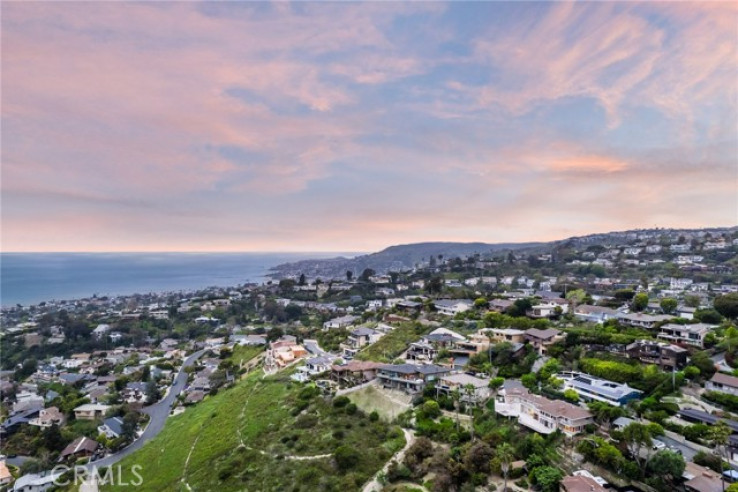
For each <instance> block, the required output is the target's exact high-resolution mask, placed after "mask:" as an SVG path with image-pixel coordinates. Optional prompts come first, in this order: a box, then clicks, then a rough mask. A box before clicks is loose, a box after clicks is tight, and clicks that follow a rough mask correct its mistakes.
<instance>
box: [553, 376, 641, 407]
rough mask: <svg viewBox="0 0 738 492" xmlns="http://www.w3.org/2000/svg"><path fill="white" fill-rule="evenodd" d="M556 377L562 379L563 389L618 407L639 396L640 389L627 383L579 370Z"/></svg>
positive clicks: (581, 396) (584, 398) (588, 399)
mask: <svg viewBox="0 0 738 492" xmlns="http://www.w3.org/2000/svg"><path fill="white" fill-rule="evenodd" d="M556 378H558V379H561V380H563V381H564V388H565V389H573V390H574V391H576V392H577V394H578V395H579V397H580V398H582V399H583V400H585V401H591V400H597V401H602V402H605V403H609V404H610V405H613V406H616V407H620V406H623V405H625V404H627V403H628V402H629V401H631V400H637V399H638V398H640V397H641V394H642V393H643V392H642V391H639V390H637V389H635V388H631V387H630V386H628V385H627V384H621V383H615V382H613V381H608V380H607V379H600V378H596V377H594V376H590V375H589V374H584V373H581V372H563V373H559V374H557V375H556Z"/></svg>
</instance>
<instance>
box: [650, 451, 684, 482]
mask: <svg viewBox="0 0 738 492" xmlns="http://www.w3.org/2000/svg"><path fill="white" fill-rule="evenodd" d="M684 467H685V463H684V458H682V455H680V454H677V453H675V452H673V451H667V450H662V451H659V452H657V453H656V454H654V455H653V457H652V458H651V460H650V461H649V462H648V467H647V469H648V471H649V472H651V474H652V475H654V476H661V477H664V478H665V479H666V481H667V482H668V483H669V484H672V485H673V484H674V481H675V480H677V479H679V478H680V477H681V476H682V474H683V473H684Z"/></svg>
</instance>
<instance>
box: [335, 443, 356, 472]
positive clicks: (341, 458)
mask: <svg viewBox="0 0 738 492" xmlns="http://www.w3.org/2000/svg"><path fill="white" fill-rule="evenodd" d="M333 457H334V458H335V460H336V464H337V465H338V468H339V469H340V470H342V471H346V470H348V469H350V468H353V467H354V466H356V465H357V464H358V463H359V458H360V456H359V452H358V451H357V450H356V449H354V448H353V447H351V446H339V447H338V448H336V452H335V453H334V454H333Z"/></svg>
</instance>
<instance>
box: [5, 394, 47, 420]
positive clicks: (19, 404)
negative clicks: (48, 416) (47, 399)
mask: <svg viewBox="0 0 738 492" xmlns="http://www.w3.org/2000/svg"><path fill="white" fill-rule="evenodd" d="M38 407H41V408H43V407H44V397H43V396H40V395H38V394H36V393H32V392H30V391H21V392H19V393H17V394H16V395H15V403H14V404H13V409H12V413H14V414H15V413H20V412H23V411H25V410H28V409H31V408H38Z"/></svg>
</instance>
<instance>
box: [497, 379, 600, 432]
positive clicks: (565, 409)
mask: <svg viewBox="0 0 738 492" xmlns="http://www.w3.org/2000/svg"><path fill="white" fill-rule="evenodd" d="M495 412H496V413H498V414H500V415H503V416H505V417H516V418H517V419H518V423H520V424H521V425H524V426H525V427H528V428H529V429H532V430H534V431H536V432H539V433H541V434H552V433H554V432H556V431H557V430H560V431H561V432H563V433H564V434H566V435H568V436H573V435H576V434H579V433H580V432H583V431H584V429H585V427H586V426H587V425H590V424H593V423H594V419H593V417H592V414H591V413H590V412H589V410H586V409H584V408H582V407H579V406H577V405H572V404H571V403H568V402H565V401H560V400H549V399H548V398H546V397H543V396H538V395H534V394H532V393H530V392H529V391H528V390H527V389H526V388H518V387H512V388H503V389H502V390H500V391H499V392H498V393H497V401H496V403H495Z"/></svg>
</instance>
